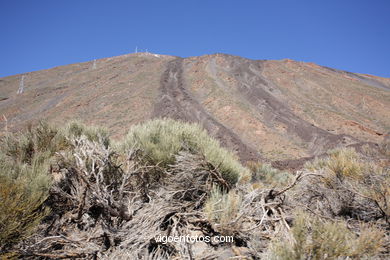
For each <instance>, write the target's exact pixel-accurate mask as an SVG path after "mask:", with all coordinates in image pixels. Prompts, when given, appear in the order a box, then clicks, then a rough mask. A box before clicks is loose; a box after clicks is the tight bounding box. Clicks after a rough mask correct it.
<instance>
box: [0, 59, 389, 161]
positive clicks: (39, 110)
mask: <svg viewBox="0 0 390 260" xmlns="http://www.w3.org/2000/svg"><path fill="white" fill-rule="evenodd" d="M0 116H1V117H2V121H1V123H0V129H1V131H2V132H3V133H4V132H5V131H15V130H18V129H21V128H23V127H25V126H26V125H27V124H28V123H31V122H36V121H37V120H41V119H45V120H48V121H49V122H53V123H56V124H63V123H64V122H66V121H69V120H74V119H79V120H82V121H84V122H86V123H90V124H96V125H102V126H106V127H107V128H108V129H109V130H110V132H111V133H112V134H113V136H114V137H120V136H123V135H124V134H126V132H127V130H128V128H129V127H130V126H131V125H134V124H136V123H140V122H143V121H146V120H148V119H150V118H156V117H171V118H174V119H179V120H183V121H190V122H199V123H200V124H202V125H203V126H204V127H205V128H206V129H207V130H208V132H209V133H210V134H211V135H212V136H214V137H216V138H218V139H219V140H220V141H221V142H222V144H223V145H225V146H227V147H229V148H231V149H232V150H235V151H236V152H237V155H238V156H239V157H240V158H241V159H242V160H243V161H248V160H259V159H260V160H284V159H297V158H301V157H308V156H313V155H318V154H321V153H324V152H325V151H327V150H328V149H330V148H334V147H336V146H339V145H353V144H361V143H366V142H372V143H380V142H381V141H382V140H383V139H384V138H385V137H386V135H387V133H388V132H389V131H390V79H386V78H379V77H375V76H370V75H363V74H355V73H350V72H345V71H339V70H335V69H331V68H327V67H321V66H318V65H316V64H312V63H304V62H296V61H292V60H280V61H264V60H249V59H244V58H241V57H236V56H231V55H225V54H215V55H206V56H201V57H191V58H179V57H173V56H167V55H157V54H151V53H135V54H128V55H123V56H118V57H113V58H105V59H100V60H96V61H91V62H85V63H79V64H73V65H67V66H60V67H56V68H53V69H48V70H42V71H36V72H31V73H26V74H23V75H14V76H9V77H5V78H1V79H0Z"/></svg>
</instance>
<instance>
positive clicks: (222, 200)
mask: <svg viewBox="0 0 390 260" xmlns="http://www.w3.org/2000/svg"><path fill="white" fill-rule="evenodd" d="M240 205H241V198H240V196H239V195H238V194H237V193H236V192H235V190H230V191H229V192H228V193H226V192H224V191H222V190H221V189H220V188H219V187H216V186H214V187H213V189H212V190H211V193H210V196H209V198H208V199H207V201H206V204H205V207H204V212H205V214H206V216H207V219H208V220H209V221H210V222H211V223H214V224H215V225H216V226H217V229H218V230H219V231H220V232H221V233H224V234H229V233H231V232H232V231H234V229H235V227H234V225H237V224H238V223H235V222H234V220H235V219H236V218H237V216H238V212H239V210H240Z"/></svg>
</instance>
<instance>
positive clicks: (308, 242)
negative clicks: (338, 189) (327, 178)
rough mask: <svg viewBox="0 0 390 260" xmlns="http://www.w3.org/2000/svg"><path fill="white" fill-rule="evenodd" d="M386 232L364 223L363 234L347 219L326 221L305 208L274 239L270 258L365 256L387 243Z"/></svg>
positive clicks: (298, 258) (375, 252)
mask: <svg viewBox="0 0 390 260" xmlns="http://www.w3.org/2000/svg"><path fill="white" fill-rule="evenodd" d="M383 238H384V233H383V231H380V230H379V229H376V228H372V227H367V226H365V227H363V228H362V229H361V231H360V236H357V235H356V234H355V233H353V232H352V231H350V230H349V229H348V228H347V223H346V222H341V221H340V222H332V221H324V220H321V219H320V218H318V217H313V216H309V215H307V214H305V213H303V212H299V213H298V214H296V216H295V219H294V222H293V227H292V228H291V230H290V232H289V236H284V237H283V238H281V239H280V240H276V241H274V242H273V243H272V244H271V246H270V251H271V253H270V257H269V258H270V259H278V260H301V259H318V260H320V259H339V258H342V259H345V258H347V257H348V258H354V259H362V258H363V257H371V256H374V255H377V254H378V253H380V251H381V250H382V246H383V244H384V239H383Z"/></svg>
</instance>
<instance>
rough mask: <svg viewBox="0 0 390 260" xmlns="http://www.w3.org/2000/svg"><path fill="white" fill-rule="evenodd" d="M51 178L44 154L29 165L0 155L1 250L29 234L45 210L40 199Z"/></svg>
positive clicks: (45, 194) (46, 191) (47, 189)
mask: <svg viewBox="0 0 390 260" xmlns="http://www.w3.org/2000/svg"><path fill="white" fill-rule="evenodd" d="M50 184H51V180H50V176H49V175H48V164H47V163H46V161H45V160H44V159H43V157H39V156H38V157H35V158H33V160H32V162H31V165H28V164H26V163H20V162H15V161H12V160H9V158H7V157H6V156H4V155H1V157H0V202H1V203H0V251H1V249H2V248H4V247H7V246H9V245H11V244H13V243H16V242H18V241H20V240H22V239H24V238H26V237H28V236H29V235H31V234H32V233H33V232H34V230H35V229H36V227H37V225H38V224H39V223H40V221H41V220H42V218H43V217H44V216H45V215H46V214H47V212H48V211H47V210H45V209H43V208H42V203H43V202H44V201H45V199H46V198H47V196H48V191H49V188H50Z"/></svg>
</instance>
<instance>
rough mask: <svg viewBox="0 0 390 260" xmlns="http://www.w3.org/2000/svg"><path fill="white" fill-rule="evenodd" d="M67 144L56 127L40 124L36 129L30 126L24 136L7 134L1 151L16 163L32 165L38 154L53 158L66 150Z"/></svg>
mask: <svg viewBox="0 0 390 260" xmlns="http://www.w3.org/2000/svg"><path fill="white" fill-rule="evenodd" d="M66 146H67V142H66V140H65V138H64V136H63V135H62V134H61V133H60V132H59V131H58V130H57V129H56V128H54V127H52V126H49V125H48V124H47V123H45V122H40V123H39V124H38V125H37V126H36V127H32V126H29V127H28V129H27V131H26V132H25V133H23V134H17V135H13V134H7V135H6V136H4V137H3V138H2V140H1V151H2V152H3V153H4V154H6V155H7V156H9V157H10V158H12V159H13V160H14V161H17V162H21V163H27V164H31V162H32V160H33V158H34V157H35V156H36V155H38V154H46V155H47V156H49V157H50V156H52V155H53V154H54V153H55V152H56V151H58V150H61V149H64V148H65V147H66Z"/></svg>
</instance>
